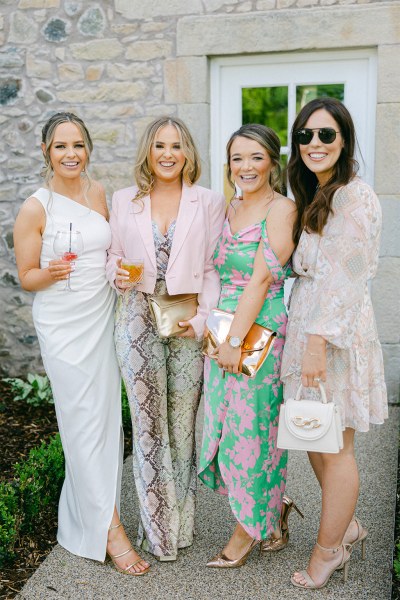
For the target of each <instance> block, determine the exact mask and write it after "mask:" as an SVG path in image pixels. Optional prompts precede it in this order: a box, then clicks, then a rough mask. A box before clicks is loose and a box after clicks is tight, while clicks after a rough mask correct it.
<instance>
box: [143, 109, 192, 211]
mask: <svg viewBox="0 0 400 600" xmlns="http://www.w3.org/2000/svg"><path fill="white" fill-rule="evenodd" d="M167 125H172V126H173V127H175V129H176V130H177V132H178V135H179V139H180V142H181V147H182V152H183V154H184V156H185V164H184V166H183V169H182V180H183V181H184V182H185V183H186V184H187V185H189V186H190V185H193V184H194V183H195V182H196V181H197V180H198V178H199V177H200V173H201V166H200V157H199V154H198V152H197V148H196V146H195V143H194V141H193V138H192V136H191V134H190V131H189V129H188V128H187V126H186V125H185V123H184V122H183V121H181V120H180V119H178V118H177V117H170V116H163V117H159V118H158V119H155V120H154V121H152V122H151V123H149V125H148V126H147V127H146V129H145V131H144V133H143V135H142V137H141V139H140V142H139V147H138V151H137V158H136V164H135V168H134V173H135V180H136V185H137V186H138V191H137V193H136V196H135V197H134V198H133V201H136V200H140V199H141V198H143V197H144V196H147V195H149V194H150V192H151V190H152V189H153V187H154V175H153V172H152V169H151V158H150V154H151V147H152V145H153V143H154V140H155V137H156V135H157V133H158V131H159V130H160V129H162V128H163V127H166V126H167Z"/></svg>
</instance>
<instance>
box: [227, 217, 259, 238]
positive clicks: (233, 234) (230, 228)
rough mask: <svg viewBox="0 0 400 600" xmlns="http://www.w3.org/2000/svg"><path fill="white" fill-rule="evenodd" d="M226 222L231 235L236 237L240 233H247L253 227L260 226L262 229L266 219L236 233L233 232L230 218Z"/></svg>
mask: <svg viewBox="0 0 400 600" xmlns="http://www.w3.org/2000/svg"><path fill="white" fill-rule="evenodd" d="M226 221H227V223H228V227H229V233H230V234H231V236H232V237H236V236H237V235H238V234H239V233H243V232H244V231H247V230H248V229H251V228H252V227H257V226H258V225H259V226H260V227H261V225H262V224H263V223H264V221H265V219H263V220H262V221H258V222H257V223H252V224H251V225H248V226H247V227H242V229H238V230H237V231H236V233H233V232H232V227H231V224H230V222H229V217H227V219H226Z"/></svg>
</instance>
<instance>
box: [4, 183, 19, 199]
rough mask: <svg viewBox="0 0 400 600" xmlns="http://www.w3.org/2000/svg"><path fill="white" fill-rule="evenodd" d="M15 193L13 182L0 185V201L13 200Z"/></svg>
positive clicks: (15, 187) (15, 188)
mask: <svg viewBox="0 0 400 600" xmlns="http://www.w3.org/2000/svg"><path fill="white" fill-rule="evenodd" d="M16 193H17V186H16V185H15V184H10V183H9V184H4V185H0V202H9V201H10V200H13V199H14V198H15V196H16Z"/></svg>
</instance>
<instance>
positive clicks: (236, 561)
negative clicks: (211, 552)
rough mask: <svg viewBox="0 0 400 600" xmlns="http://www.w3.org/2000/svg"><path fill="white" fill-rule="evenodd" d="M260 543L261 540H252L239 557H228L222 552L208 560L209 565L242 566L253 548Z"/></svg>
mask: <svg viewBox="0 0 400 600" xmlns="http://www.w3.org/2000/svg"><path fill="white" fill-rule="evenodd" d="M258 544H260V540H251V542H250V545H249V546H248V548H246V550H245V552H244V553H243V554H242V556H239V558H228V557H227V556H225V554H223V553H222V552H220V553H219V554H217V555H216V556H214V558H212V559H211V560H209V561H208V563H207V567H212V568H215V569H235V568H237V567H242V566H243V565H244V564H245V563H246V561H247V559H248V557H249V555H250V553H251V552H252V550H254V548H255V547H256V546H258Z"/></svg>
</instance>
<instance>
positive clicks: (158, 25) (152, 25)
mask: <svg viewBox="0 0 400 600" xmlns="http://www.w3.org/2000/svg"><path fill="white" fill-rule="evenodd" d="M169 26H170V23H169V22H168V21H167V22H162V21H160V22H157V21H150V22H145V23H141V25H140V29H141V30H142V31H143V33H157V32H159V31H164V29H167V27H169Z"/></svg>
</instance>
